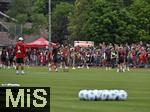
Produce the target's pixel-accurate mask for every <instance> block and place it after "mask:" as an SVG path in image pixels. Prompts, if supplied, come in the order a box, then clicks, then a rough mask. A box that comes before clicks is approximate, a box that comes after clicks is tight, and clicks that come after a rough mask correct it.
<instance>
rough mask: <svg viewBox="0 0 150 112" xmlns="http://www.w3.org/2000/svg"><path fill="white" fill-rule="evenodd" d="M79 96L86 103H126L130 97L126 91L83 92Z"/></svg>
mask: <svg viewBox="0 0 150 112" xmlns="http://www.w3.org/2000/svg"><path fill="white" fill-rule="evenodd" d="M78 95H79V99H80V100H85V101H109V100H110V101H124V100H127V97H128V93H127V92H126V91H125V90H81V91H80V92H79V94H78Z"/></svg>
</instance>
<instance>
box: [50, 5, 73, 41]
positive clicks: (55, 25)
mask: <svg viewBox="0 0 150 112" xmlns="http://www.w3.org/2000/svg"><path fill="white" fill-rule="evenodd" d="M72 11H73V5H72V4H70V3H66V2H61V3H60V4H58V5H56V8H54V10H53V12H52V40H53V41H56V42H60V43H61V42H62V41H63V40H65V39H67V37H68V35H69V33H68V29H67V27H68V23H69V21H68V16H69V14H70V13H71V12H72Z"/></svg>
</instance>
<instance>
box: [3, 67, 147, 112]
mask: <svg viewBox="0 0 150 112" xmlns="http://www.w3.org/2000/svg"><path fill="white" fill-rule="evenodd" d="M2 83H19V84H21V86H22V87H26V86H27V87H28V86H31V87H43V86H46V87H51V112H149V111H150V69H134V70H132V71H130V72H125V73H117V72H116V70H111V71H105V70H104V69H97V68H92V69H91V70H87V69H79V70H70V71H69V72H58V73H55V72H47V68H44V67H36V68H29V69H26V74H25V75H20V76H18V75H15V70H7V69H5V70H4V69H0V84H2ZM80 89H124V90H126V91H127V92H128V100H127V101H80V100H79V99H78V92H79V90H80Z"/></svg>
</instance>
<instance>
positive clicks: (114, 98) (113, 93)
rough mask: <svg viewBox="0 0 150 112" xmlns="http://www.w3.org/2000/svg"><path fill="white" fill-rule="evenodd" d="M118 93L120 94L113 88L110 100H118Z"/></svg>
mask: <svg viewBox="0 0 150 112" xmlns="http://www.w3.org/2000/svg"><path fill="white" fill-rule="evenodd" d="M118 95H119V93H118V91H114V90H111V91H110V96H109V100H117V98H118Z"/></svg>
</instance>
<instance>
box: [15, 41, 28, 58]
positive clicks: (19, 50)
mask: <svg viewBox="0 0 150 112" xmlns="http://www.w3.org/2000/svg"><path fill="white" fill-rule="evenodd" d="M25 56H26V48H25V44H24V42H22V41H19V42H17V43H16V58H25Z"/></svg>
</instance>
